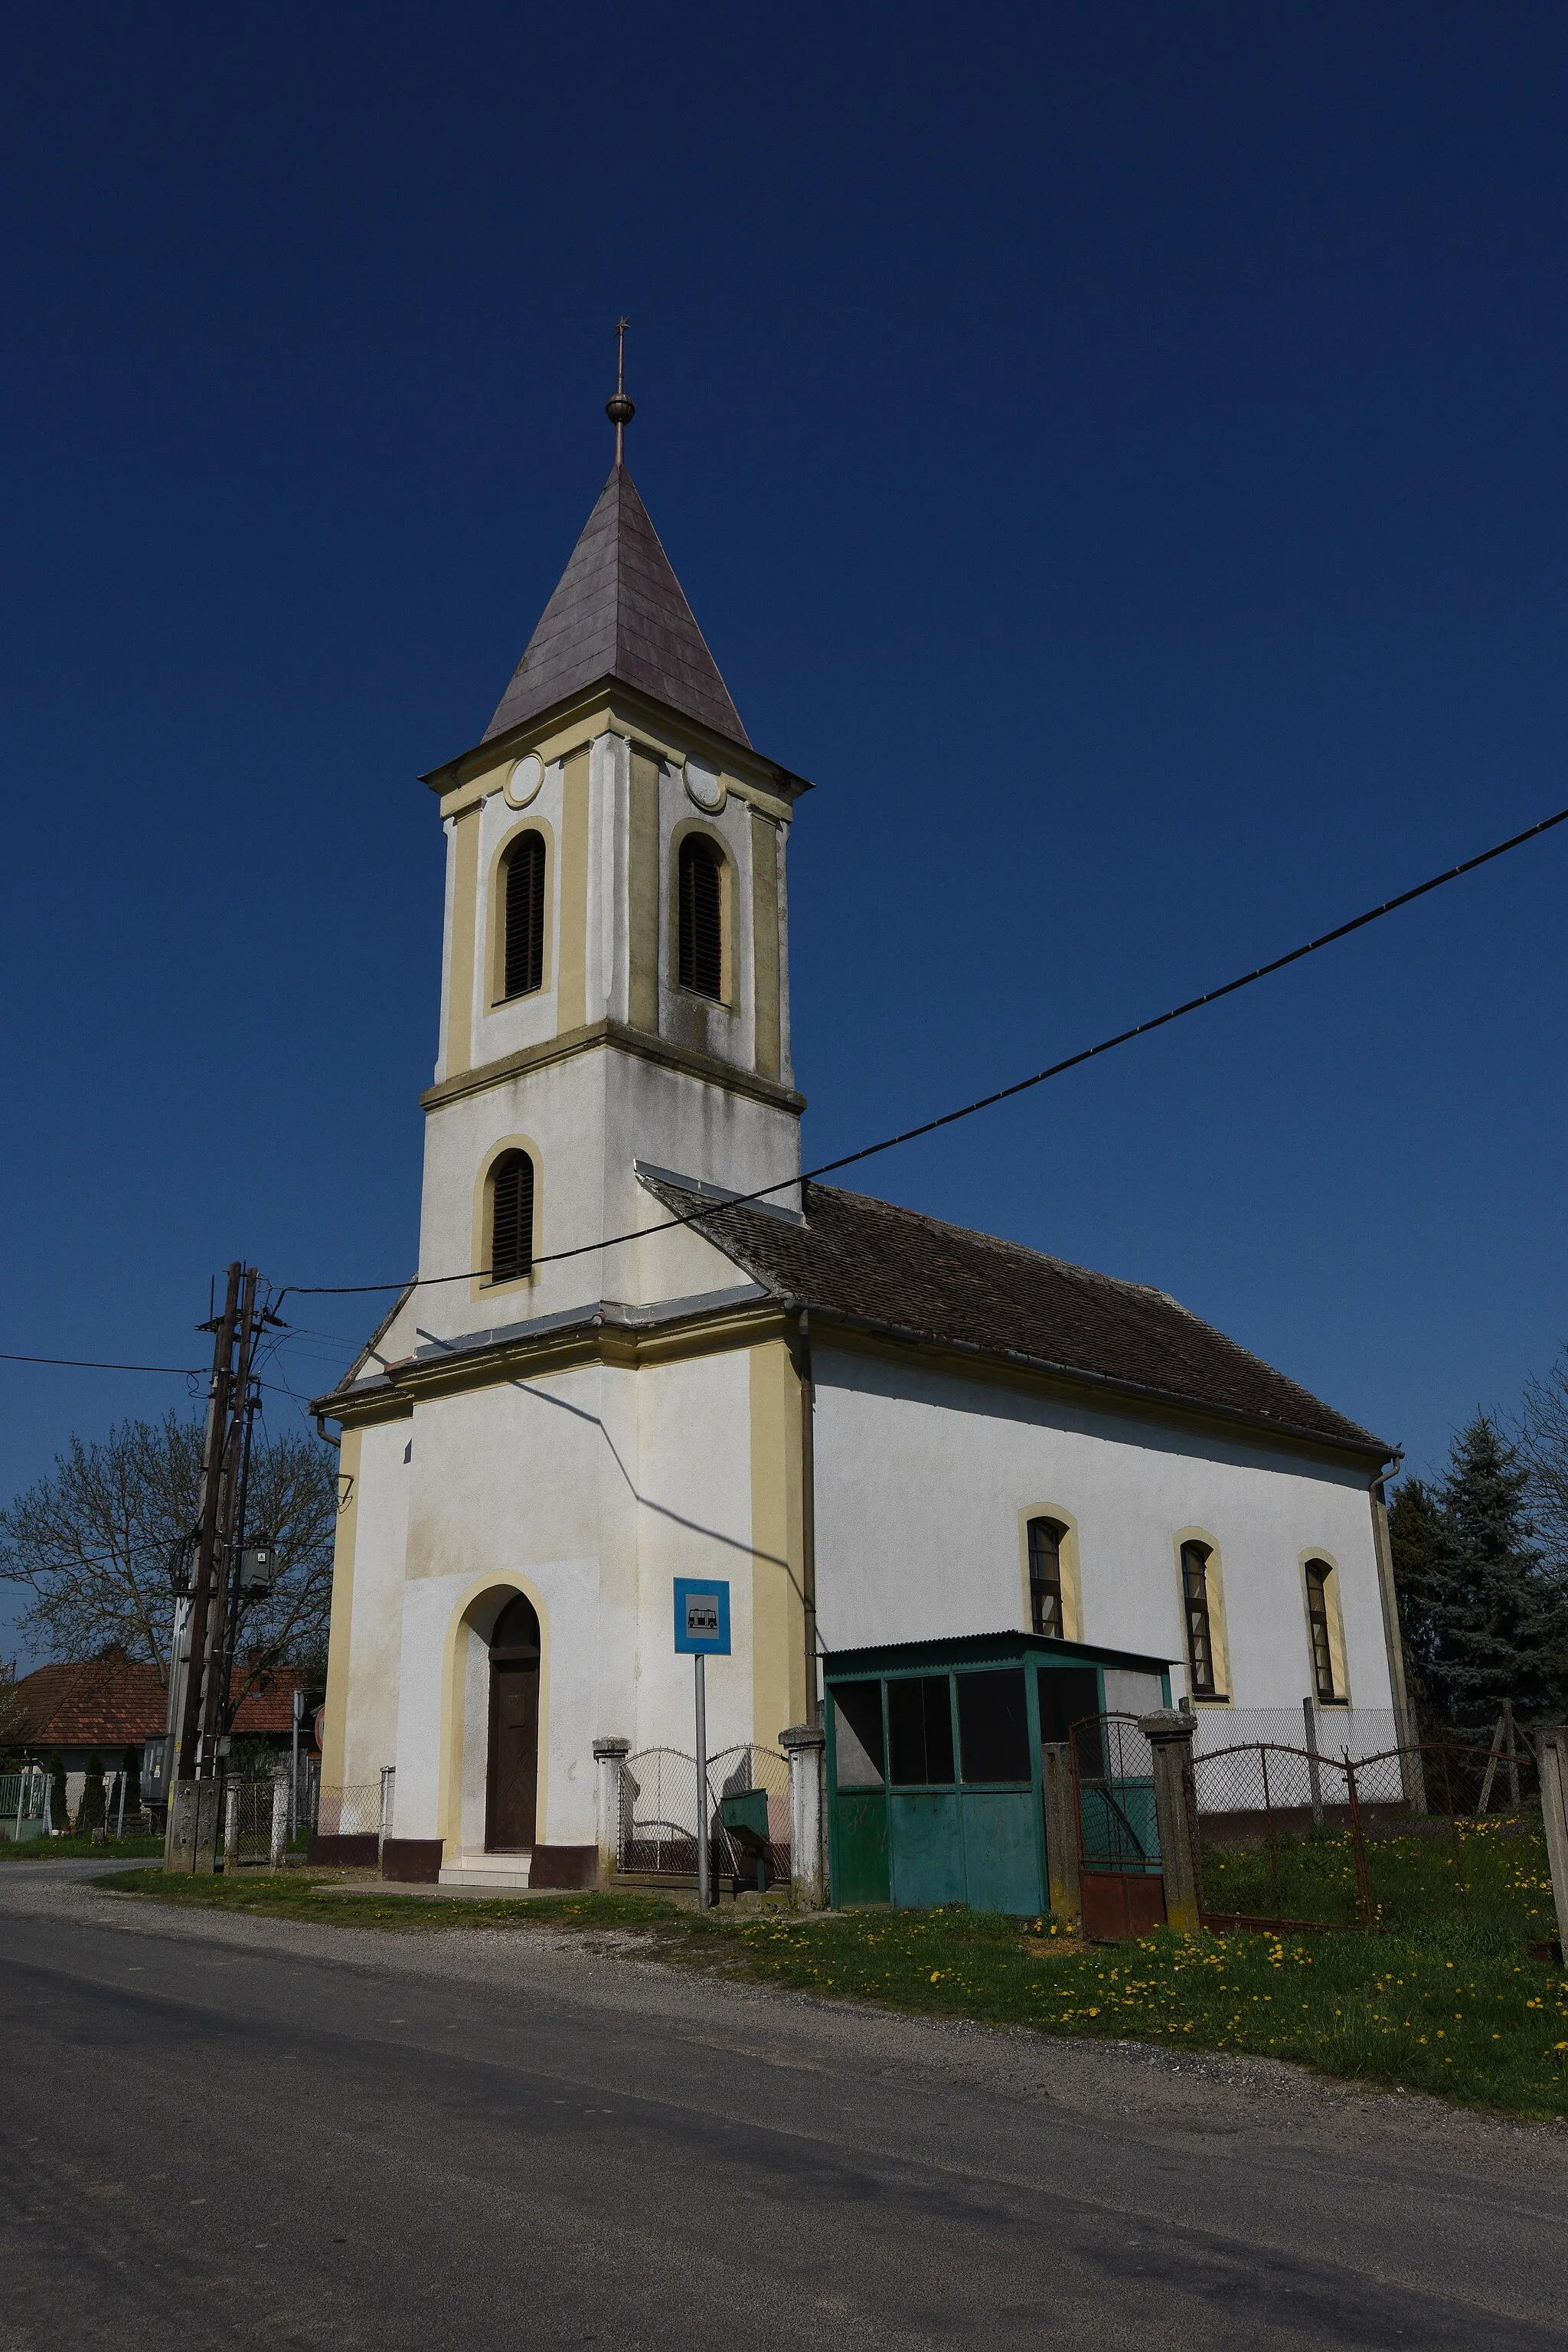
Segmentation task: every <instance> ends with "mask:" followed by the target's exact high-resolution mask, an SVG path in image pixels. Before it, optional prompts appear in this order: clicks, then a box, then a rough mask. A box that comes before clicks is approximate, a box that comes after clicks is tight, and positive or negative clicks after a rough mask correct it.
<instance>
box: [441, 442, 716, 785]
mask: <svg viewBox="0 0 1568 2352" xmlns="http://www.w3.org/2000/svg"><path fill="white" fill-rule="evenodd" d="M607 677H614V678H618V679H619V680H620V681H621V683H622V684H623V685H624V686H634V687H637V688H638V689H639V690H640V691H641V692H642V693H644V694H648V695H652V696H653V697H654V698H655V699H656V700H657V701H659V702H663V703H667V704H668V707H669V708H670V709H672V710H679V711H681V712H683V713H684V714H685V716H686V717H687V718H689V719H698V720H700V723H701V724H702V725H703V726H704V727H710V728H711V729H712V730H713V731H714V733H715V734H718V735H726V736H728V737H729V738H730V740H731V742H735V743H743V744H745V745H746V746H747V748H748V749H749V748H750V738H749V737H748V735H747V733H746V730H745V729H744V728H743V727H742V724H741V717H740V713H739V711H737V709H735V706H734V704H733V703H732V702H731V699H730V689H729V688H728V687H727V686H726V685H725V683H724V681H723V679H722V678H721V677H720V675H719V665H718V663H717V662H716V661H715V660H714V658H713V656H712V655H711V654H710V652H709V650H708V646H707V644H706V642H705V640H704V638H703V635H702V632H701V630H700V628H699V627H698V625H697V623H696V621H695V619H694V618H693V616H692V611H691V607H690V605H689V604H688V603H687V601H686V598H685V595H684V594H683V593H682V591H681V586H680V583H679V580H678V579H677V578H676V576H675V572H674V570H673V569H672V567H671V564H670V561H669V558H668V555H666V553H665V551H664V549H663V547H662V546H661V545H660V544H659V537H658V531H656V530H655V529H654V527H653V525H652V523H651V522H650V521H649V520H648V513H647V508H646V507H645V506H644V504H643V502H642V500H641V499H640V498H639V497H638V496H637V485H636V483H635V482H634V481H633V480H632V478H631V476H630V475H629V474H628V473H627V472H626V467H624V466H616V467H615V468H614V469H613V470H612V472H611V475H610V478H609V480H608V481H607V482H606V483H605V487H604V489H603V490H602V492H601V493H600V496H599V502H598V504H597V506H595V509H594V511H593V513H592V514H591V515H590V516H589V517H588V520H587V521H586V522H585V523H584V526H583V535H582V537H581V538H580V539H579V540H578V541H577V544H576V546H575V547H574V550H573V551H572V561H571V562H570V563H568V565H567V566H566V569H565V571H564V572H563V573H562V575H561V580H560V583H559V584H558V586H557V588H556V590H555V593H554V594H553V595H552V598H551V599H550V602H549V604H546V606H545V608H544V611H543V613H542V614H541V616H540V621H539V626H538V627H537V628H536V629H535V630H534V632H533V635H532V636H531V637H530V639H529V641H528V645H527V647H526V649H525V651H524V653H523V656H522V659H521V661H520V662H519V664H518V666H517V667H516V669H515V670H514V671H513V672H512V677H511V683H510V686H509V687H508V688H507V690H506V692H505V693H504V694H503V695H502V697H501V698H500V703H499V704H498V705H497V708H496V714H495V717H494V718H493V719H491V720H490V723H489V726H488V727H487V728H486V730H485V731H484V737H483V740H484V741H485V742H487V743H488V742H489V740H490V739H491V737H492V736H496V735H501V734H504V733H505V732H506V731H507V730H508V729H509V728H511V727H517V726H520V725H521V723H522V721H523V720H524V719H534V718H537V717H538V715H539V713H540V712H541V711H542V710H548V709H550V708H551V706H552V704H554V703H557V702H562V701H563V700H564V699H565V698H567V696H569V695H573V694H576V693H579V692H581V691H582V689H583V688H585V687H589V686H592V685H594V684H595V682H596V681H597V680H598V679H600V678H607Z"/></svg>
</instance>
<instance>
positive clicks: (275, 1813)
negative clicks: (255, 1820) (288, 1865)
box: [272, 1780, 289, 1870]
mask: <svg viewBox="0 0 1568 2352" xmlns="http://www.w3.org/2000/svg"><path fill="white" fill-rule="evenodd" d="M288 1850H289V1783H288V1781H287V1780H274V1781H273V1783H272V1867H273V1869H274V1870H281V1869H282V1867H283V1857H284V1855H285V1853H287V1852H288Z"/></svg>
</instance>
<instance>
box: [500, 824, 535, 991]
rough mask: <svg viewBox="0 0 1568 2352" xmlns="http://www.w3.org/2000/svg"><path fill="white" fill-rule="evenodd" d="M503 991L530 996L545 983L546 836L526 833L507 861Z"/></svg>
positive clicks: (514, 846) (511, 851) (502, 971)
mask: <svg viewBox="0 0 1568 2352" xmlns="http://www.w3.org/2000/svg"><path fill="white" fill-rule="evenodd" d="M505 898H506V904H505V910H504V913H503V917H502V920H503V921H504V923H505V925H506V940H505V952H504V954H503V956H502V960H501V962H502V970H501V992H502V994H503V995H505V996H528V995H531V992H533V990H534V989H536V988H542V987H543V985H544V836H543V835H542V834H539V833H525V834H524V835H523V836H522V838H521V841H519V842H517V843H516V844H515V845H513V847H512V849H511V850H510V853H509V854H508V856H507V861H506V893H505Z"/></svg>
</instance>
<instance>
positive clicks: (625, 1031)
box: [419, 1020, 805, 1118]
mask: <svg viewBox="0 0 1568 2352" xmlns="http://www.w3.org/2000/svg"><path fill="white" fill-rule="evenodd" d="M602 1047H603V1048H607V1049H610V1050H612V1051H616V1052H619V1053H623V1054H633V1055H636V1056H637V1059H638V1060H639V1061H644V1062H655V1063H657V1064H658V1066H660V1067H661V1068H663V1069H667V1070H679V1071H681V1072H682V1073H683V1074H684V1075H685V1076H687V1077H689V1078H698V1079H700V1080H701V1081H702V1083H703V1084H704V1085H707V1086H715V1087H727V1088H728V1089H729V1091H730V1092H731V1094H738V1095H749V1096H750V1097H752V1100H753V1101H755V1102H763V1103H767V1104H769V1105H771V1106H772V1108H773V1109H775V1110H788V1111H794V1112H795V1116H796V1117H797V1118H798V1117H799V1115H800V1113H801V1112H802V1111H803V1110H804V1109H805V1096H804V1095H801V1094H796V1092H795V1088H794V1087H784V1086H780V1085H779V1083H778V1081H777V1080H776V1079H775V1078H764V1077H763V1076H761V1075H760V1074H759V1073H758V1072H757V1071H755V1070H742V1069H737V1068H736V1066H735V1065H734V1064H733V1063H732V1062H723V1061H721V1060H720V1058H719V1056H718V1055H716V1054H700V1053H697V1052H695V1051H694V1050H693V1049H692V1048H691V1047H690V1046H689V1045H675V1044H673V1043H672V1042H671V1041H670V1040H669V1039H668V1038H667V1037H655V1036H653V1035H651V1034H649V1033H648V1031H647V1030H646V1029H633V1028H630V1027H628V1025H627V1024H626V1022H624V1021H611V1020H604V1021H590V1022H588V1023H587V1024H585V1025H584V1027H583V1028H581V1029H568V1030H566V1031H565V1032H564V1033H563V1034H562V1035H561V1036H559V1037H547V1038H545V1039H544V1040H543V1042H542V1044H540V1045H523V1046H521V1047H520V1048H519V1050H518V1051H517V1052H516V1053H515V1054H504V1055H502V1056H501V1058H500V1061H499V1062H483V1063H481V1064H480V1065H479V1067H478V1068H477V1069H472V1070H459V1071H458V1072H457V1073H456V1074H455V1075H454V1076H451V1077H449V1078H442V1079H440V1080H438V1081H437V1084H436V1085H435V1086H433V1087H426V1090H425V1092H424V1093H423V1094H422V1095H421V1096H420V1097H419V1102H420V1108H422V1109H424V1110H426V1111H432V1110H440V1109H441V1108H443V1107H444V1106H445V1105H446V1104H447V1103H452V1102H460V1101H461V1100H462V1098H463V1097H464V1096H466V1095H478V1094H484V1093H485V1092H487V1091H488V1089H489V1087H504V1086H505V1085H507V1084H508V1082H509V1081H510V1079H512V1078H521V1077H524V1076H527V1074H528V1072H529V1071H531V1070H542V1069H546V1068H548V1067H549V1066H550V1064H551V1063H552V1062H569V1061H571V1060H573V1059H574V1056H575V1055H579V1054H591V1053H595V1052H596V1051H597V1050H599V1049H600V1048H602Z"/></svg>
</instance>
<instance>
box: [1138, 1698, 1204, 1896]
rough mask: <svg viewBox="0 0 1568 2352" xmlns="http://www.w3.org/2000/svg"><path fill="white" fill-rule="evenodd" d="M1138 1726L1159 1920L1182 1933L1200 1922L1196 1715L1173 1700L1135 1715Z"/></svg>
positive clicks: (1201, 1878) (1200, 1886) (1200, 1878)
mask: <svg viewBox="0 0 1568 2352" xmlns="http://www.w3.org/2000/svg"><path fill="white" fill-rule="evenodd" d="M1138 1728H1139V1730H1140V1731H1141V1732H1142V1734H1143V1737H1144V1738H1145V1739H1146V1740H1147V1741H1148V1742H1149V1746H1150V1748H1151V1750H1152V1755H1153V1759H1154V1819H1155V1822H1156V1824H1157V1826H1158V1828H1159V1832H1160V1870H1161V1874H1162V1876H1163V1879H1164V1882H1165V1924H1166V1926H1167V1927H1175V1928H1178V1929H1180V1931H1181V1933H1182V1934H1183V1935H1184V1936H1191V1935H1195V1934H1196V1932H1197V1930H1198V1928H1199V1927H1201V1926H1202V1924H1203V1923H1202V1920H1201V1918H1200V1916H1199V1914H1200V1912H1201V1911H1202V1908H1203V1899H1204V1894H1203V1876H1202V1874H1201V1871H1200V1869H1199V1866H1198V1835H1197V1829H1198V1825H1197V1820H1196V1808H1195V1806H1194V1803H1193V1801H1192V1788H1193V1734H1194V1731H1195V1730H1196V1729H1197V1720H1196V1717H1194V1716H1190V1715H1184V1714H1182V1713H1181V1712H1180V1711H1179V1710H1178V1709H1177V1708H1175V1707H1173V1706H1168V1707H1162V1708H1161V1709H1160V1710H1159V1712H1158V1713H1157V1714H1155V1715H1141V1716H1140V1717H1139V1718H1138Z"/></svg>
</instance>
